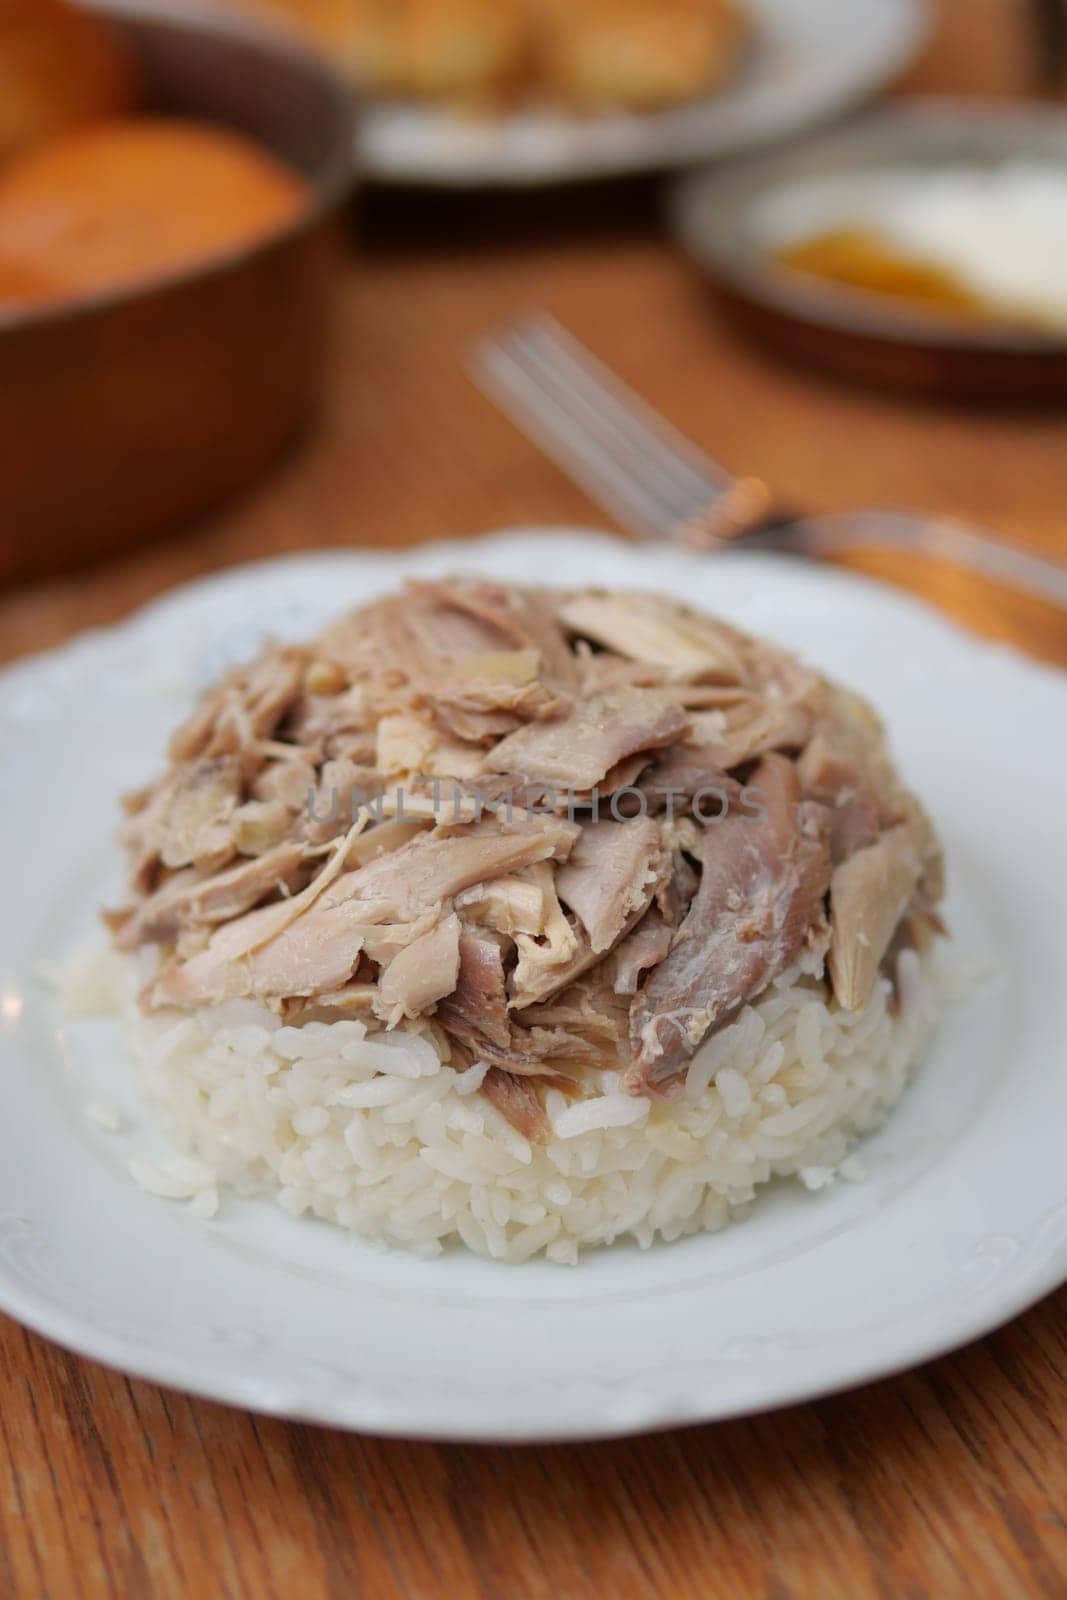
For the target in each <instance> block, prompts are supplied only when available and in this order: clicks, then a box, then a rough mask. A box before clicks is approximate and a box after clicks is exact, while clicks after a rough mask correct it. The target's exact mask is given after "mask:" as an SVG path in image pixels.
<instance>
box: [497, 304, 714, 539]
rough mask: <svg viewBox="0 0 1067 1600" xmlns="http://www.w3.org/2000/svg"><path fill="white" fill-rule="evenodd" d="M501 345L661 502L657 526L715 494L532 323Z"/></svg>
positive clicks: (686, 514)
mask: <svg viewBox="0 0 1067 1600" xmlns="http://www.w3.org/2000/svg"><path fill="white" fill-rule="evenodd" d="M503 342H504V343H505V345H506V348H507V349H508V350H509V351H510V352H511V353H512V354H513V355H514V357H515V359H516V360H517V361H518V362H519V363H520V364H521V365H522V366H523V367H524V368H525V370H527V371H528V372H530V373H531V374H532V375H533V376H534V377H535V378H536V380H537V382H538V383H539V384H540V385H541V387H542V388H543V389H544V390H546V392H550V393H551V394H552V395H553V396H554V398H555V399H556V401H557V403H558V404H560V405H561V406H563V407H564V408H565V409H566V410H567V412H568V413H569V415H570V416H571V417H572V418H573V422H574V426H575V427H576V428H577V429H579V430H580V435H581V436H582V437H591V438H594V439H595V440H596V441H597V443H598V444H599V446H600V447H601V449H602V450H604V451H606V452H607V453H608V454H610V455H611V456H612V457H613V459H614V460H615V461H616V462H617V463H618V465H619V466H620V467H621V468H623V469H624V470H625V471H626V472H627V473H628V474H629V475H630V476H631V477H632V478H634V479H636V480H637V481H639V482H640V483H641V484H642V485H643V487H644V488H645V490H646V491H647V493H648V494H650V495H651V496H653V497H654V498H655V499H656V500H657V501H658V502H659V503H660V505H662V507H663V519H662V520H663V531H664V532H670V531H671V529H672V528H674V527H676V526H677V525H679V524H680V523H685V522H688V521H689V520H690V518H691V517H693V515H694V514H695V513H696V512H697V511H698V510H700V509H702V508H704V507H705V506H707V504H708V502H709V500H711V499H713V498H714V497H715V495H716V494H717V492H718V491H717V486H716V485H715V483H714V482H713V481H712V480H711V479H710V478H708V477H705V476H698V475H697V474H696V473H695V472H694V471H693V470H692V469H691V467H690V466H689V465H688V463H686V462H685V461H683V460H682V458H681V457H680V456H676V455H674V454H673V453H672V452H671V451H670V449H669V448H668V447H666V446H665V445H664V444H663V443H662V442H661V441H660V440H659V439H658V438H657V437H656V435H655V434H654V433H653V432H652V431H651V429H650V428H648V427H647V426H646V425H645V424H644V423H643V422H642V421H641V420H640V419H638V418H636V417H631V416H630V415H629V413H628V410H627V408H626V406H625V405H624V404H623V403H622V402H621V400H620V399H619V398H617V397H616V396H615V395H613V394H612V393H611V391H610V390H609V389H608V388H607V387H606V386H605V385H604V384H602V383H601V382H600V381H599V380H598V379H597V378H596V377H595V376H593V375H591V374H589V373H587V372H586V371H585V370H584V369H583V367H582V366H581V365H580V364H579V363H578V362H577V361H576V360H575V359H574V358H573V357H572V356H571V355H570V353H569V352H568V351H567V350H566V349H565V348H564V347H562V346H560V345H558V344H557V343H555V342H554V340H553V339H552V337H551V336H547V335H546V334H545V333H544V332H543V331H542V330H540V329H539V328H538V327H537V326H536V325H533V324H530V323H526V324H523V325H521V326H520V327H517V328H515V329H513V330H512V331H511V332H510V333H509V334H507V335H505V338H504V341H503Z"/></svg>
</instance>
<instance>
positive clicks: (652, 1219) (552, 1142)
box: [133, 951, 939, 1264]
mask: <svg viewBox="0 0 1067 1600" xmlns="http://www.w3.org/2000/svg"><path fill="white" fill-rule="evenodd" d="M897 989H898V992H897V996H896V999H895V1000H894V999H893V994H892V989H891V986H890V984H889V982H888V981H887V980H885V979H882V980H880V981H879V983H878V984H877V986H876V989H875V993H874V997H873V999H872V1000H871V1002H870V1004H869V1005H868V1007H867V1008H866V1010H864V1011H862V1012H856V1013H848V1012H844V1011H841V1010H839V1009H838V1008H837V1006H836V1005H835V1004H834V1003H833V1001H832V1000H831V1001H828V1000H827V998H826V990H825V988H824V987H823V985H822V984H821V983H819V982H817V981H816V980H814V979H812V978H810V977H805V976H803V975H800V974H798V972H797V971H796V970H794V971H793V972H792V973H788V974H784V975H783V976H782V977H781V978H779V979H778V981H777V982H776V983H774V984H772V985H771V987H770V988H769V989H767V990H766V991H765V993H764V994H763V995H762V996H761V997H760V998H759V1000H758V1001H756V1003H755V1004H753V1005H750V1006H746V1007H745V1009H744V1011H743V1012H742V1013H741V1014H740V1016H739V1017H738V1018H737V1020H736V1021H735V1022H734V1023H733V1024H732V1025H731V1026H730V1027H728V1028H725V1029H723V1030H721V1031H720V1032H719V1033H718V1034H717V1035H716V1036H715V1037H714V1038H713V1039H712V1040H711V1041H709V1043H707V1044H706V1045H705V1046H704V1047H703V1048H702V1049H701V1050H700V1051H699V1052H698V1054H697V1055H696V1056H695V1057H694V1059H693V1061H692V1063H691V1065H690V1067H689V1070H688V1075H687V1078H686V1082H685V1093H684V1096H683V1097H682V1098H680V1099H679V1100H678V1101H676V1102H673V1103H669V1104H661V1103H656V1104H652V1103H650V1102H649V1101H647V1100H639V1099H633V1098H631V1097H629V1096H627V1095H624V1094H622V1093H621V1092H620V1090H619V1074H617V1073H615V1072H599V1073H594V1074H592V1075H591V1077H590V1079H589V1081H588V1083H587V1097H586V1098H584V1099H581V1100H578V1101H575V1100H568V1099H567V1098H566V1097H564V1096H563V1095H562V1094H561V1093H559V1092H558V1091H555V1090H551V1091H549V1093H548V1096H547V1100H546V1109H547V1112H548V1117H549V1121H550V1122H551V1125H552V1134H551V1137H550V1138H549V1139H548V1140H547V1141H546V1142H545V1143H544V1144H540V1145H536V1144H531V1143H530V1142H528V1141H527V1140H526V1139H524V1138H523V1137H522V1136H521V1135H520V1134H518V1133H517V1132H516V1131H515V1130H514V1128H512V1127H511V1126H510V1125H509V1123H508V1122H507V1121H505V1119H504V1118H503V1117H502V1116H501V1115H500V1113H499V1112H498V1111H497V1110H496V1109H495V1108H494V1107H493V1106H491V1105H490V1104H489V1102H488V1101H487V1100H486V1099H485V1098H484V1097H483V1096H482V1095H480V1094H478V1093H477V1089H478V1086H479V1083H480V1081H481V1077H482V1075H483V1073H484V1067H479V1066H475V1067H472V1068H471V1069H470V1070H469V1071H467V1072H459V1073H457V1072H455V1071H454V1070H453V1069H452V1068H451V1067H449V1066H446V1065H444V1064H443V1063H442V1061H441V1059H440V1056H439V1054H438V1052H437V1049H436V1047H435V1045H434V1043H433V1041H432V1036H430V1035H429V1034H427V1033H425V1032H418V1031H408V1032H405V1031H402V1030H397V1031H396V1032H394V1033H391V1034H383V1033H376V1034H373V1035H368V1034H367V1032H366V1029H365V1028H364V1026H363V1025H362V1024H361V1023H359V1022H352V1021H341V1022H332V1023H323V1022H308V1023H305V1024H304V1025H303V1026H301V1027H286V1026H283V1025H282V1024H281V1023H280V1022H279V1021H278V1020H277V1018H275V1017H274V1016H273V1015H272V1014H271V1013H270V1012H268V1011H266V1010H264V1009H261V1008H260V1007H259V1006H258V1005H256V1004H253V1003H250V1002H245V1001H242V1002H238V1003H235V1004H231V1005H227V1006H223V1007H218V1008H216V1009H213V1010H206V1011H204V1012H202V1013H200V1014H198V1015H197V1016H195V1017H189V1018H185V1019H183V1020H181V1021H178V1022H165V1023H164V1022H160V1021H158V1020H148V1021H146V1020H144V1019H139V1020H138V1023H137V1030H136V1031H137V1040H138V1048H139V1054H140V1058H141V1060H142V1061H143V1063H144V1069H145V1073H146V1077H147V1086H148V1088H149V1091H150V1093H151V1094H152V1095H153V1096H154V1097H155V1098H156V1099H157V1100H158V1101H160V1102H161V1103H162V1104H163V1105H164V1106H165V1108H166V1110H167V1112H168V1113H169V1117H170V1120H171V1122H172V1124H173V1127H174V1131H175V1133H176V1134H177V1135H178V1137H179V1138H180V1139H181V1141H182V1142H183V1144H184V1145H185V1147H186V1148H187V1149H188V1150H189V1151H190V1152H191V1153H190V1155H189V1156H187V1157H184V1158H182V1159H180V1160H177V1161H172V1162H168V1163H165V1164H163V1165H153V1164H150V1163H148V1162H135V1163H133V1171H134V1176H135V1177H136V1178H137V1179H138V1181H139V1182H141V1183H142V1184H143V1185H144V1186H145V1187H146V1188H149V1189H152V1190H153V1191H154V1192H156V1193H161V1194H166V1195H168V1196H170V1197H172V1198H176V1199H178V1198H183V1199H190V1200H192V1202H193V1205H194V1208H195V1209H196V1210H197V1211H198V1212H199V1213H200V1214H202V1215H205V1216H206V1215H210V1214H211V1212H212V1211H213V1210H214V1208H215V1205H216V1203H217V1200H216V1196H217V1189H218V1186H219V1185H231V1186H234V1187H236V1188H237V1189H239V1190H240V1191H242V1192H244V1193H249V1192H257V1191H266V1192H268V1193H271V1194H273V1195H274V1196H275V1198H276V1199H277V1202H278V1204H279V1205H280V1206H281V1207H282V1209H283V1210H285V1211H286V1212H288V1213H289V1214H290V1215H291V1216H300V1215H303V1214H307V1213H311V1214H314V1215H315V1216H318V1217H322V1218H326V1219H328V1220H329V1221H331V1222H335V1223H338V1224H340V1225H341V1226H342V1227H344V1228H348V1229H351V1230H352V1231H353V1232H354V1233H356V1234H359V1235H360V1236H362V1237H363V1238H365V1239H368V1240H373V1241H375V1242H377V1243H380V1244H382V1243H384V1244H394V1245H401V1246H404V1247H406V1248H409V1249H414V1250H417V1251H418V1252H420V1253H422V1254H437V1253H438V1252H439V1251H440V1250H441V1248H442V1247H443V1245H444V1244H445V1243H446V1242H448V1241H449V1240H453V1239H456V1238H458V1239H460V1240H462V1242H463V1243H464V1244H465V1245H467V1246H468V1247H469V1248H470V1249H471V1250H473V1251H475V1252H477V1254H479V1255H482V1256H487V1257H491V1258H492V1259H494V1260H498V1261H509V1262H519V1261H525V1260H527V1259H528V1258H530V1257H531V1256H534V1255H537V1254H538V1253H540V1252H544V1254H545V1255H546V1256H547V1257H549V1258H550V1259H551V1260H552V1261H556V1262H561V1263H567V1264H571V1263H574V1262H575V1261H577V1259H578V1252H579V1249H580V1248H581V1247H583V1246H587V1245H601V1244H609V1243H610V1242H611V1241H612V1240H613V1239H617V1238H620V1237H632V1238H633V1239H636V1240H637V1242H638V1244H640V1245H642V1246H647V1245H650V1244H651V1243H652V1242H653V1240H654V1239H656V1238H657V1237H659V1238H663V1239H676V1238H678V1237H679V1236H680V1235H682V1234H686V1233H694V1232H697V1231H698V1230H702V1229H716V1228H721V1227H722V1226H723V1225H724V1224H725V1223H727V1222H728V1221H730V1220H731V1218H732V1217H734V1216H737V1215H738V1214H740V1213H742V1212H743V1211H744V1209H745V1208H747V1207H748V1206H749V1204H750V1203H751V1201H752V1200H753V1198H754V1196H755V1193H756V1189H757V1186H758V1185H760V1184H763V1183H766V1182H768V1180H769V1179H771V1178H773V1177H776V1176H792V1175H796V1176H799V1177H800V1178H801V1180H802V1181H804V1182H805V1183H807V1185H808V1186H809V1187H813V1188H814V1187H819V1186H820V1185H821V1184H822V1183H823V1182H825V1181H828V1179H829V1178H830V1177H831V1176H832V1175H833V1174H834V1173H835V1171H837V1170H838V1169H840V1167H841V1163H842V1162H843V1161H846V1158H847V1156H848V1151H849V1148H850V1146H851V1143H852V1141H853V1139H854V1137H855V1135H857V1134H859V1133H863V1132H867V1131H868V1130H870V1129H871V1128H873V1127H874V1126H876V1125H877V1124H878V1123H879V1122H880V1121H881V1120H882V1118H883V1117H884V1116H885V1114H886V1112H887V1111H888V1110H889V1109H890V1107H891V1106H892V1105H893V1104H894V1103H895V1102H896V1100H897V1099H898V1098H899V1096H900V1094H901V1093H902V1091H903V1090H904V1088H905V1086H906V1084H907V1081H908V1078H909V1075H910V1073H911V1071H912V1068H913V1067H914V1066H915V1064H916V1062H917V1061H918V1060H919V1058H920V1056H921V1055H922V1054H923V1051H924V1049H925V1046H926V1043H927V1040H928V1038H929V1034H930V1031H931V1028H932V1025H933V1022H934V1020H935V1018H936V1015H937V1012H938V1009H939V1006H938V1001H937V996H936V989H935V984H934V982H933V980H932V977H931V972H930V969H929V964H928V963H924V962H922V961H921V960H920V958H919V957H918V956H917V955H916V954H915V953H913V952H910V951H908V952H905V953H904V954H903V955H902V956H901V957H900V961H899V966H898V974H897ZM192 1152H195V1154H192ZM845 1171H846V1173H848V1171H849V1168H848V1166H847V1164H846V1167H845Z"/></svg>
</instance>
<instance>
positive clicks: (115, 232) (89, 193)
mask: <svg viewBox="0 0 1067 1600" xmlns="http://www.w3.org/2000/svg"><path fill="white" fill-rule="evenodd" d="M304 190H305V185H304V182H303V180H302V179H301V178H300V177H299V176H298V175H297V174H296V173H294V172H291V171H290V170H289V169H288V168H287V167H285V166H284V165H283V164H282V163H281V162H280V161H278V160H277V159H276V158H275V157H274V156H273V155H271V154H270V152H268V151H266V150H263V149H261V148H260V147H259V146H258V145H257V144H255V143H253V142H252V141H251V140H249V139H247V138H246V137H245V136H244V135H242V134H238V133H236V132H234V131H233V130H232V129H228V128H222V127H215V126H212V125H209V124H207V123H200V122H196V121H187V120H183V119H178V118H171V117H162V116H158V117H155V116H153V117H129V118H120V119H118V120H115V121H112V122H100V123H95V124H91V125H89V126H86V127H83V128H79V129H77V130H74V131H72V132H70V133H66V134H63V135H60V136H58V137H56V138H53V139H49V140H48V141H47V142H45V143H44V144H42V145H40V146H38V147H35V148H34V149H32V150H30V151H27V152H26V153H24V154H22V155H20V156H18V157H17V158H16V159H15V160H13V161H12V162H11V163H9V165H8V166H7V167H5V168H3V169H0V307H2V306H4V305H9V306H10V305H19V304H27V303H34V304H39V303H43V302H50V301H55V300H66V299H74V298H77V297H79V296H82V295H89V294H95V293H100V292H102V291H106V290H109V289H118V288H124V287H127V286H128V285H130V284H133V283H138V282H148V281H151V280H153V279H158V278H160V277H164V276H166V275H167V274H169V273H171V272H177V271H179V270H181V269H183V268H186V267H189V266H192V265H196V264H198V263H200V262H207V261H210V260H211V259H212V258H213V257H220V256H224V255H227V254H229V253H230V252H232V251H234V250H237V249H240V248H241V247H242V246H247V245H252V244H254V243H256V242H257V241H258V240H260V239H262V238H263V237H265V236H266V235H268V234H270V233H271V232H273V231H275V230H277V229H279V228H281V227H283V226H284V225H285V223H286V222H287V221H289V220H290V219H292V218H293V217H295V216H296V214H297V213H298V211H299V209H300V206H301V203H302V201H303V198H304Z"/></svg>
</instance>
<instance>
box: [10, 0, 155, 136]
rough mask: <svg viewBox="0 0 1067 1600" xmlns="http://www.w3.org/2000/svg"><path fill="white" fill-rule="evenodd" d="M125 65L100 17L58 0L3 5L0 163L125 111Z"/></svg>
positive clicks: (130, 80)
mask: <svg viewBox="0 0 1067 1600" xmlns="http://www.w3.org/2000/svg"><path fill="white" fill-rule="evenodd" d="M136 98H137V95H136V84H135V80H134V73H133V70H132V66H131V64H130V62H129V61H128V60H127V58H126V54H125V52H124V50H123V48H122V44H121V41H120V40H119V39H118V37H117V36H116V34H115V32H114V30H113V29H112V28H111V27H110V26H109V25H108V23H107V22H106V21H105V20H104V19H103V18H101V17H96V16H92V15H90V14H89V13H88V12H85V11H81V10H79V9H76V8H75V7H73V6H68V5H66V4H65V3H63V0H2V3H0V165H2V163H3V162H5V161H7V160H8V159H9V158H10V157H11V156H12V155H14V154H15V153H16V152H17V151H19V150H21V149H24V148H26V147H27V146H29V145H33V144H36V143H38V142H39V141H40V140H42V139H46V138H48V137H50V136H51V135H52V134H55V133H59V132H61V131H63V130H64V129H67V128H70V127H74V126H77V125H78V124H80V123H83V122H90V121H93V120H94V119H96V118H99V117H113V116H118V115H120V114H122V113H123V112H126V111H129V110H131V109H132V108H133V106H134V104H135V102H136Z"/></svg>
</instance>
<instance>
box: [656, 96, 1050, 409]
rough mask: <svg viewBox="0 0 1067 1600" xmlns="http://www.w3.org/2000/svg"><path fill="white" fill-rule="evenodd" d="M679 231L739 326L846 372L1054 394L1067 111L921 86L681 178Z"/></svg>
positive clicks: (993, 395)
mask: <svg viewBox="0 0 1067 1600" xmlns="http://www.w3.org/2000/svg"><path fill="white" fill-rule="evenodd" d="M672 209H673V216H674V222H675V227H676V230H677V233H678V235H679V237H680V238H681V240H682V242H683V243H684V245H685V246H686V248H687V249H688V251H689V253H690V254H691V256H692V257H693V258H694V259H695V260H696V261H697V263H698V264H699V265H700V266H701V267H702V268H703V269H704V270H705V271H707V273H708V274H709V275H710V278H711V280H712V282H713V284H714V285H715V287H716V289H717V291H718V293H719V295H720V296H721V298H722V301H723V303H724V305H725V306H726V307H727V309H728V311H729V312H730V314H731V315H732V316H733V317H734V318H735V319H736V321H737V323H738V325H739V326H741V327H742V328H744V329H745V330H746V331H748V332H750V333H752V334H754V335H756V336H757V337H759V338H762V339H765V340H767V341H768V342H770V343H772V344H774V345H775V346H776V347H777V348H779V349H781V350H782V351H783V352H785V353H786V354H789V355H792V356H795V357H799V358H801V359H803V360H805V361H810V362H813V363H815V364H817V365H820V366H823V367H826V368H827V369H830V370H833V371H836V372H839V373H841V374H843V375H846V376H850V377H856V378H861V379H863V380H865V381H870V382H874V383H879V384H882V385H885V384H890V385H904V386H910V387H915V388H917V389H921V390H922V391H923V392H924V393H927V394H932V393H933V394H942V395H957V396H968V397H971V398H980V399H986V400H994V401H1011V400H1019V399H1034V398H1037V399H1055V398H1062V397H1063V396H1064V395H1067V290H1065V287H1064V284H1065V282H1067V115H1065V114H1064V112H1063V111H1061V110H1058V109H1052V108H1050V109H1042V108H1038V107H1032V106H1031V107H1023V108H1013V107H1010V106H1007V105H1004V104H993V103H988V104H982V103H980V102H979V103H975V102H968V103H964V102H952V101H947V100H946V101H937V100H926V101H920V100H915V101H911V102H910V103H908V104H907V105H901V106H898V107H894V108H892V109H886V110H883V111H879V112H876V113H874V114H872V115H870V116H868V117H866V118H865V119H864V120H863V122H862V123H859V124H856V123H853V124H851V125H850V126H849V127H847V128H843V129H841V130H839V131H837V132H835V133H832V134H829V135H825V136H823V137H821V138H819V139H816V140H811V141H809V142H807V143H805V144H803V145H801V146H800V147H798V148H794V149H790V150H788V151H782V152H778V153H775V154H773V155H768V156H765V157H763V158H761V159H759V160H758V161H753V162H750V163H748V164H747V165H746V166H744V167H743V168H741V169H738V170H735V171H733V172H728V173H718V172H712V171H706V172H702V173H697V174H694V175H692V176H690V177H688V178H686V179H684V180H682V182H681V183H680V184H679V186H678V189H677V191H676V193H675V197H674V202H673V207H672Z"/></svg>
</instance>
